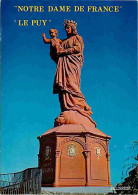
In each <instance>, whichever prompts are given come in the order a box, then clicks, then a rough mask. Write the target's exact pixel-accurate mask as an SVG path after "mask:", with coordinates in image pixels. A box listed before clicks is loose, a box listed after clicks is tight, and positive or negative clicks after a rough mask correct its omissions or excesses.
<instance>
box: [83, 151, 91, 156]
mask: <svg viewBox="0 0 138 195" xmlns="http://www.w3.org/2000/svg"><path fill="white" fill-rule="evenodd" d="M84 154H85V157H86V158H90V156H91V151H89V150H84Z"/></svg>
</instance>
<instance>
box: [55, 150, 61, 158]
mask: <svg viewBox="0 0 138 195" xmlns="http://www.w3.org/2000/svg"><path fill="white" fill-rule="evenodd" d="M55 156H56V158H58V157H59V156H60V151H59V150H56V154H55Z"/></svg>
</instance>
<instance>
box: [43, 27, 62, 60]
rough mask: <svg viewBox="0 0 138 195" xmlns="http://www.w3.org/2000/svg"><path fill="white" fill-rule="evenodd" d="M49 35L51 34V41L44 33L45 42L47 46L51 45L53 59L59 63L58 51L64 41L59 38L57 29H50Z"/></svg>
mask: <svg viewBox="0 0 138 195" xmlns="http://www.w3.org/2000/svg"><path fill="white" fill-rule="evenodd" d="M49 33H50V36H51V39H47V38H46V36H45V33H42V36H43V41H44V43H46V44H50V56H51V59H52V60H53V61H54V62H56V63H57V61H58V57H57V50H58V48H59V47H60V44H61V43H62V41H61V40H60V39H58V38H57V35H58V31H57V30H56V29H50V30H49Z"/></svg>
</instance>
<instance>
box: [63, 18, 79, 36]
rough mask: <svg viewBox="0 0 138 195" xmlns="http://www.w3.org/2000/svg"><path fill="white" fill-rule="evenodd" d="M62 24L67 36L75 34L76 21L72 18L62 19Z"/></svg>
mask: <svg viewBox="0 0 138 195" xmlns="http://www.w3.org/2000/svg"><path fill="white" fill-rule="evenodd" d="M64 26H65V30H66V33H67V35H68V36H70V35H76V34H77V29H76V26H77V23H76V22H75V21H74V20H64Z"/></svg>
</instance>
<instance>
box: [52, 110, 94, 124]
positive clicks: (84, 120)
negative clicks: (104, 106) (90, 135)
mask: <svg viewBox="0 0 138 195" xmlns="http://www.w3.org/2000/svg"><path fill="white" fill-rule="evenodd" d="M63 124H64V125H69V124H83V125H87V126H90V127H96V122H95V121H93V120H92V118H91V117H90V116H89V115H88V116H85V115H83V114H80V113H79V112H77V111H73V110H70V111H64V112H61V114H60V115H59V116H58V117H57V118H56V119H55V123H54V127H57V126H60V125H63Z"/></svg>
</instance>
